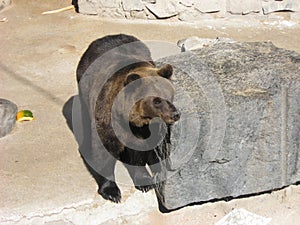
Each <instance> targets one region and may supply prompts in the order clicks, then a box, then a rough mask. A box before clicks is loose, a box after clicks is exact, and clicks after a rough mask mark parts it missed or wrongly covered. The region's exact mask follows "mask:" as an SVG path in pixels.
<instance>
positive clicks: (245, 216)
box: [215, 209, 272, 225]
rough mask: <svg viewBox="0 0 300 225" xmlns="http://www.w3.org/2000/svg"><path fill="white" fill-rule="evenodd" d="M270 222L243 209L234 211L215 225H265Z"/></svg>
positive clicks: (269, 219)
mask: <svg viewBox="0 0 300 225" xmlns="http://www.w3.org/2000/svg"><path fill="white" fill-rule="evenodd" d="M271 220H272V219H271V218H266V217H262V216H259V215H257V214H254V213H251V212H249V211H247V210H245V209H234V210H232V211H231V212H230V213H229V214H227V215H226V216H225V217H223V218H222V219H221V220H219V221H218V222H217V223H215V225H267V224H268V223H269V222H270V221H271Z"/></svg>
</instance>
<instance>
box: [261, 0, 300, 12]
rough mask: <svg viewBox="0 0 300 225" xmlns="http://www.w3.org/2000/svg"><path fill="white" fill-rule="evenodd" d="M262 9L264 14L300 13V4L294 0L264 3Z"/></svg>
mask: <svg viewBox="0 0 300 225" xmlns="http://www.w3.org/2000/svg"><path fill="white" fill-rule="evenodd" d="M262 9H263V12H264V14H269V13H272V12H278V11H300V2H299V1H293V0H283V1H272V2H263V3H262Z"/></svg>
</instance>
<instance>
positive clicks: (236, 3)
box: [227, 0, 262, 14]
mask: <svg viewBox="0 0 300 225" xmlns="http://www.w3.org/2000/svg"><path fill="white" fill-rule="evenodd" d="M227 7H228V12H230V13H232V14H249V13H251V12H260V11H261V8H262V6H261V1H259V0H249V1H243V0H228V5H227Z"/></svg>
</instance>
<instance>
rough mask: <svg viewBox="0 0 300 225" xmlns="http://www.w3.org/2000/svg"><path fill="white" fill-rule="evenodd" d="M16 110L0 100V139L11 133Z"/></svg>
mask: <svg viewBox="0 0 300 225" xmlns="http://www.w3.org/2000/svg"><path fill="white" fill-rule="evenodd" d="M17 112H18V108H17V106H16V104H14V103H12V102H11V101H8V100H6V99H0V138H1V137H4V136H6V135H7V134H9V133H10V132H11V130H12V129H13V127H14V125H15V123H16V116H17Z"/></svg>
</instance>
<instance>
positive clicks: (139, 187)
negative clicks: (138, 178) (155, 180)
mask: <svg viewBox="0 0 300 225" xmlns="http://www.w3.org/2000/svg"><path fill="white" fill-rule="evenodd" d="M155 187H156V186H155V184H152V185H146V186H135V188H136V189H138V190H140V191H142V192H148V191H149V190H151V189H153V188H155Z"/></svg>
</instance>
